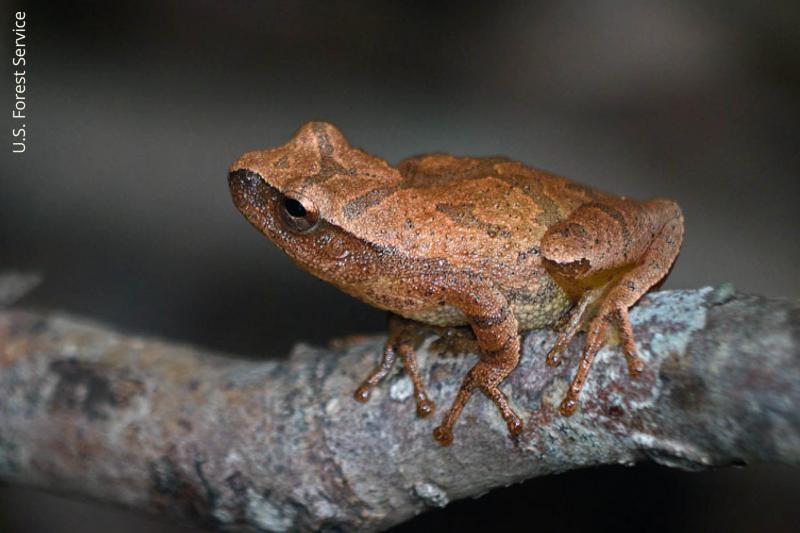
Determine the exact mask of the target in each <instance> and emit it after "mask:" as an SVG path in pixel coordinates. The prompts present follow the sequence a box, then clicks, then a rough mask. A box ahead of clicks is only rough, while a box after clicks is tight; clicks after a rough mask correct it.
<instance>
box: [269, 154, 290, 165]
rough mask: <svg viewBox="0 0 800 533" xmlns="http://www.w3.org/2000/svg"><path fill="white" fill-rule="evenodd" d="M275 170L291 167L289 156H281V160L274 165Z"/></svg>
mask: <svg viewBox="0 0 800 533" xmlns="http://www.w3.org/2000/svg"><path fill="white" fill-rule="evenodd" d="M273 166H274V167H275V168H286V167H288V166H289V157H288V156H285V155H284V156H281V157H280V159H278V160H277V161H275V163H274V164H273Z"/></svg>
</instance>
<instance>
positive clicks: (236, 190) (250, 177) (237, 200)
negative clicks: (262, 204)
mask: <svg viewBox="0 0 800 533" xmlns="http://www.w3.org/2000/svg"><path fill="white" fill-rule="evenodd" d="M261 182H262V179H261V176H260V175H258V173H256V172H253V171H252V170H247V169H243V168H241V169H239V170H234V171H232V172H230V173H229V174H228V187H230V189H231V196H233V203H234V204H236V207H238V208H239V209H242V208H243V207H246V206H247V205H249V204H251V203H252V202H253V198H255V197H256V193H257V191H258V186H259V184H260V183H261Z"/></svg>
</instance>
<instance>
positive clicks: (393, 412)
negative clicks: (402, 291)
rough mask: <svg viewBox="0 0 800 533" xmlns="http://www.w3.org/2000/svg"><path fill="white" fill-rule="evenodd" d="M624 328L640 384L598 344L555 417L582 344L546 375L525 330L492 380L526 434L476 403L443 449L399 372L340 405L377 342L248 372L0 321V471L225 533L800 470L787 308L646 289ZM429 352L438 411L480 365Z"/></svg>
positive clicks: (134, 343) (424, 355) (126, 340)
mask: <svg viewBox="0 0 800 533" xmlns="http://www.w3.org/2000/svg"><path fill="white" fill-rule="evenodd" d="M631 318H632V320H633V324H634V328H635V332H636V335H637V340H638V347H639V350H640V353H641V355H642V357H643V358H644V360H645V361H646V362H647V364H648V365H647V369H646V371H645V372H644V374H643V375H642V376H640V377H639V378H635V379H634V378H630V377H628V375H627V373H626V370H625V361H624V358H623V356H622V354H621V353H620V351H619V349H618V348H617V347H606V348H604V349H603V350H602V351H601V352H600V354H599V355H598V357H597V359H596V361H595V363H594V368H593V370H592V373H591V375H590V378H589V381H588V384H587V387H586V389H585V390H584V392H583V396H582V403H581V405H580V407H579V409H578V412H577V413H576V414H575V415H574V416H572V417H571V418H564V417H562V416H560V415H559V414H558V411H557V410H558V404H559V402H560V400H561V398H562V396H563V394H564V392H565V390H566V387H567V383H568V380H569V378H570V376H571V375H572V374H573V373H574V371H575V364H576V361H577V356H578V353H577V352H578V348H579V346H580V344H581V341H582V336H581V338H579V339H577V340H576V341H575V342H574V343H573V345H572V346H571V347H570V351H569V353H568V354H567V355H566V356H565V361H564V364H562V366H561V367H560V368H558V369H552V368H550V367H548V366H546V365H545V357H544V354H545V353H546V350H547V348H548V347H549V346H550V345H551V344H552V343H553V341H554V339H555V334H554V333H553V332H551V331H535V332H531V333H528V334H527V335H525V337H524V354H523V357H522V362H521V364H520V367H519V368H518V369H517V370H516V371H514V373H513V374H512V375H511V377H510V378H509V379H508V380H507V382H506V383H505V385H504V386H503V389H504V390H505V392H506V393H507V394H508V396H509V398H511V399H512V402H513V406H514V408H515V409H516V410H517V412H518V413H520V414H523V413H524V422H525V431H524V432H523V434H522V435H521V436H520V437H519V438H517V439H515V440H512V439H510V438H509V437H508V435H507V432H506V427H505V424H504V423H503V421H502V419H501V418H500V416H499V415H498V413H497V412H496V411H495V408H494V406H493V405H492V404H491V403H490V402H489V401H488V400H487V399H486V398H484V397H482V396H480V395H476V396H475V397H474V398H473V399H472V400H471V401H470V402H469V404H468V406H467V408H466V409H465V412H464V415H463V416H462V418H461V420H460V421H459V423H458V424H457V425H456V428H455V432H456V433H455V436H456V441H455V443H454V444H453V445H452V446H450V447H446V448H442V447H440V446H438V445H437V444H436V443H435V442H434V441H433V439H432V437H431V430H432V428H433V427H434V426H435V425H436V424H437V423H438V420H439V416H438V414H437V415H435V416H433V417H431V418H429V419H424V420H423V419H418V418H417V417H416V415H415V413H414V404H413V399H412V398H411V392H412V391H411V384H410V382H409V380H408V379H407V378H406V377H405V376H404V375H403V374H402V373H401V372H399V371H398V372H396V373H394V374H393V375H392V376H391V377H389V378H388V379H387V383H385V384H384V385H383V386H382V387H380V388H379V389H378V390H377V391H376V393H375V395H374V397H373V398H372V400H371V401H370V402H369V403H368V404H366V405H362V404H359V403H357V402H355V401H354V400H353V398H352V393H353V390H354V389H355V388H356V387H357V385H358V383H359V381H360V380H361V379H362V378H363V377H364V375H365V374H366V373H367V372H368V371H369V370H370V369H371V368H372V366H373V365H374V364H375V363H376V361H377V359H378V354H379V352H380V349H381V344H382V341H383V339H381V338H365V339H361V340H356V341H351V342H349V343H344V344H341V345H340V346H339V347H338V348H316V347H311V346H306V345H302V344H301V345H298V346H297V347H296V348H295V349H294V351H293V353H292V355H291V358H290V360H289V361H288V362H258V361H247V360H242V359H236V358H234V357H224V356H220V355H214V354H209V353H204V352H202V351H200V350H197V349H195V348H192V347H189V346H185V345H177V344H175V343H169V342H165V341H160V340H156V339H144V338H139V337H131V336H127V335H124V334H121V333H118V332H115V331H113V330H110V329H108V328H106V327H103V326H100V325H97V324H94V323H90V322H87V321H84V320H79V319H75V318H71V317H67V316H64V315H60V314H38V313H31V312H26V311H21V310H6V311H0V402H1V403H0V478H2V479H3V480H5V481H8V482H11V483H19V484H25V485H28V486H34V487H40V488H44V489H47V490H51V491H58V492H62V493H67V494H74V495H86V496H90V497H93V498H97V499H99V500H105V501H109V502H115V503H118V504H123V505H126V506H129V507H132V508H138V509H143V510H147V511H150V512H155V513H162V514H168V515H172V516H177V517H179V518H182V519H185V520H188V521H190V522H192V523H195V524H199V525H205V526H207V527H211V528H217V529H221V530H226V531H290V530H291V531H297V530H315V529H323V530H355V529H359V530H379V529H384V528H387V527H389V526H391V525H393V524H396V523H399V522H402V521H404V520H407V519H408V518H410V517H411V516H413V515H415V514H417V513H420V512H422V511H424V510H425V509H426V508H430V507H440V506H444V505H447V503H448V502H450V501H453V500H455V499H458V498H464V497H467V496H475V495H478V494H481V493H483V492H485V491H487V490H489V489H491V488H493V487H500V486H504V485H508V484H510V483H515V482H518V481H522V480H524V479H527V478H531V477H535V476H541V475H545V474H549V473H553V472H561V471H565V470H570V469H574V468H581V467H585V466H588V465H600V464H609V463H624V464H632V463H634V462H636V461H640V460H644V459H652V460H655V461H657V462H659V463H662V464H666V465H670V466H675V467H679V468H689V469H699V468H704V467H707V466H710V465H725V464H730V463H742V462H751V461H778V462H784V463H791V464H798V463H799V462H800V414H799V412H798V409H797V406H798V405H800V357H799V356H798V343H800V303H797V302H789V301H779V300H769V299H765V298H761V297H756V296H744V295H740V294H735V293H734V292H733V290H732V289H731V288H730V287H729V286H728V287H726V286H722V287H720V288H718V289H710V288H705V289H699V290H691V291H671V292H661V293H654V294H652V295H650V296H648V297H646V298H644V299H643V301H642V302H640V304H639V305H637V306H636V307H635V308H634V309H633V310H632V312H631ZM430 340H432V339H430ZM430 340H429V341H427V342H426V345H425V346H426V348H423V349H422V350H421V353H420V363H421V365H420V366H421V367H422V369H423V373H424V375H425V377H426V379H427V381H428V383H429V384H430V389H429V390H430V393H431V397H432V399H433V400H434V401H436V402H437V406H438V407H439V411H440V412H441V410H442V409H443V408H444V407H446V406H448V405H449V402H450V401H451V400H452V398H453V396H454V394H455V392H456V390H457V388H458V385H459V383H460V380H461V378H462V377H463V376H464V373H465V372H466V371H467V370H468V369H469V367H470V366H471V365H472V364H473V362H474V361H475V356H465V357H458V358H453V357H449V358H443V357H436V356H434V355H431V354H430V353H429V351H428V349H427V347H429V346H430Z"/></svg>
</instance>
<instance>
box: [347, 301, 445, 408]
mask: <svg viewBox="0 0 800 533" xmlns="http://www.w3.org/2000/svg"><path fill="white" fill-rule="evenodd" d="M422 327H423V326H421V325H420V324H419V323H417V322H414V321H412V320H408V319H405V318H402V317H400V316H397V315H394V314H391V315H389V338H388V339H387V340H386V344H385V345H384V347H383V356H382V357H381V362H380V363H379V364H378V366H377V367H376V368H375V369H374V370H373V371H372V372H371V373H370V375H369V376H367V378H366V379H365V380H364V381H363V382H362V383H361V385H360V386H359V387H358V389H356V392H355V394H354V395H353V396H354V397H355V399H356V400H358V401H359V402H366V401H367V400H369V397H370V394H371V393H372V389H374V388H375V387H376V386H377V385H378V384H379V383H380V382H381V381H383V378H385V377H386V376H387V375H388V374H389V372H390V371H391V370H392V367H393V366H394V362H395V359H396V357H397V355H399V356H400V358H401V359H402V360H403V366H404V367H405V370H406V373H407V374H408V377H409V378H410V379H411V382H412V383H413V384H414V400H415V401H416V404H417V414H418V415H419V416H422V417H425V416H429V415H431V414H433V411H434V409H435V405H434V403H433V402H432V401H431V400H429V399H428V393H427V391H426V390H425V385H423V383H422V378H421V376H420V375H419V369H418V368H417V351H416V349H417V347H418V346H419V344H420V340H421V331H420V330H421V329H422Z"/></svg>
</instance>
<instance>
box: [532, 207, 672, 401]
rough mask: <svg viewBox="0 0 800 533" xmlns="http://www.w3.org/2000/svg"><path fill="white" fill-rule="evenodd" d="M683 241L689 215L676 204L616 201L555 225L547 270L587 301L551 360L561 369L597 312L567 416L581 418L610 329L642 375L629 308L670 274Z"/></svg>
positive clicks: (545, 243)
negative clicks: (583, 396)
mask: <svg viewBox="0 0 800 533" xmlns="http://www.w3.org/2000/svg"><path fill="white" fill-rule="evenodd" d="M682 239H683V215H682V213H681V210H680V208H679V207H678V205H677V204H676V203H675V202H673V201H672V200H666V199H655V200H650V201H648V202H643V203H639V202H635V201H632V200H626V199H620V198H609V199H607V200H604V201H601V202H595V203H590V204H585V205H583V206H581V207H579V208H578V209H577V210H575V211H574V212H573V213H572V214H571V215H570V216H569V217H567V219H565V220H563V221H561V222H559V223H558V224H555V225H553V226H552V227H551V228H550V229H549V230H548V231H547V233H546V234H545V235H544V237H543V238H542V246H541V250H542V257H543V259H544V265H545V268H547V270H548V272H550V274H551V275H552V276H553V277H554V278H555V279H556V281H558V283H559V284H561V285H562V287H564V288H565V289H567V290H568V291H569V292H572V293H581V292H582V296H581V298H580V300H579V303H578V305H577V307H576V308H575V310H574V311H573V314H572V316H571V317H570V320H569V323H568V324H567V328H565V330H564V331H563V332H562V334H560V335H559V338H558V340H557V341H556V344H555V346H554V347H553V349H552V350H551V352H550V354H549V355H548V362H549V363H551V364H557V363H558V352H560V351H561V350H562V349H563V348H564V347H565V346H566V345H567V344H568V343H569V341H570V340H571V338H572V336H573V335H574V334H575V332H576V331H577V325H578V323H579V322H580V321H583V320H584V319H585V318H586V317H585V316H583V315H585V314H586V313H590V312H592V311H593V309H592V305H588V304H595V303H596V304H597V307H596V311H594V313H595V314H594V316H592V318H591V320H590V322H589V326H588V332H587V336H586V342H585V344H584V347H583V352H582V355H581V362H580V365H579V366H578V371H577V372H576V374H575V378H574V379H573V381H572V384H571V385H570V387H569V390H568V392H567V395H566V397H565V398H564V400H563V401H562V403H561V407H560V411H561V413H562V414H563V415H565V416H569V415H571V414H572V413H574V412H575V409H576V408H577V405H578V397H579V395H580V392H581V389H582V388H583V385H584V383H585V382H586V377H587V376H588V374H589V369H590V368H591V365H592V361H593V360H594V356H595V354H596V353H597V352H598V350H599V349H600V348H601V347H602V345H603V342H604V341H605V338H606V334H607V331H608V326H609V324H614V325H615V326H616V327H617V328H618V330H619V333H620V337H621V340H622V347H623V351H624V353H625V357H626V359H627V361H628V371H629V373H630V374H631V375H637V374H639V373H640V372H641V371H642V370H643V369H644V364H643V363H642V361H641V359H639V357H638V356H637V354H636V343H635V340H634V336H633V328H632V327H631V323H630V319H629V318H628V308H629V307H630V306H632V305H633V304H635V303H636V302H637V301H638V300H639V298H641V297H642V295H643V294H644V293H645V292H647V291H648V290H649V289H650V288H651V287H652V286H654V285H655V284H656V283H658V282H659V281H661V280H662V279H663V278H664V276H666V275H667V273H668V272H669V269H670V267H671V266H672V263H673V262H674V261H675V258H676V257H677V256H678V251H679V250H680V245H681V240H682Z"/></svg>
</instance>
